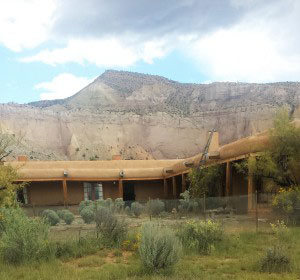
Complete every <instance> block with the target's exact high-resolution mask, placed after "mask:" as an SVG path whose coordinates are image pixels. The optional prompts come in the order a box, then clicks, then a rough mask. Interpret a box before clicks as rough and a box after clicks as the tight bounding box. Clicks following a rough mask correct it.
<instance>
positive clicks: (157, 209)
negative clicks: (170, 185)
mask: <svg viewBox="0 0 300 280" xmlns="http://www.w3.org/2000/svg"><path fill="white" fill-rule="evenodd" d="M147 210H148V213H149V215H151V216H158V215H159V214H160V213H161V212H163V211H164V210H165V204H164V202H163V201H161V200H159V199H154V200H149V201H148V202H147Z"/></svg>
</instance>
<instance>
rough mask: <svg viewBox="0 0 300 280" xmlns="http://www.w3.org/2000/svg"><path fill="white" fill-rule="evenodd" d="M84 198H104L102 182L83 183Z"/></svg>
mask: <svg viewBox="0 0 300 280" xmlns="http://www.w3.org/2000/svg"><path fill="white" fill-rule="evenodd" d="M83 190H84V200H96V199H103V187H102V183H83Z"/></svg>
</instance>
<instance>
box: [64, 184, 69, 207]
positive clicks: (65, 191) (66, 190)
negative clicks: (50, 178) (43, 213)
mask: <svg viewBox="0 0 300 280" xmlns="http://www.w3.org/2000/svg"><path fill="white" fill-rule="evenodd" d="M63 193H64V206H65V207H66V206H67V205H68V186H67V180H66V179H64V180H63Z"/></svg>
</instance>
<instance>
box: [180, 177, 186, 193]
mask: <svg viewBox="0 0 300 280" xmlns="http://www.w3.org/2000/svg"><path fill="white" fill-rule="evenodd" d="M181 178H182V180H181V181H182V192H185V191H186V175H185V174H182V175H181Z"/></svg>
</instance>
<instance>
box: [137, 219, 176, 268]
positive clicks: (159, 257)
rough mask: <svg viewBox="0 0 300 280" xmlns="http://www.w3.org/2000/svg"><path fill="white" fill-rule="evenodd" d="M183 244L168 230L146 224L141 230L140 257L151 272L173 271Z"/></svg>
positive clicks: (156, 225)
mask: <svg viewBox="0 0 300 280" xmlns="http://www.w3.org/2000/svg"><path fill="white" fill-rule="evenodd" d="M180 254H181V244H180V242H179V241H178V239H177V238H176V236H175V235H174V234H173V233H172V231H171V230H170V229H168V228H163V227H161V226H159V225H158V224H155V223H146V224H144V225H143V226H142V229H141V241H140V247H139V255H140V257H141V260H142V263H143V265H144V266H145V268H146V269H147V270H149V271H151V272H154V271H159V270H165V269H171V268H172V267H173V266H174V265H175V264H176V263H177V262H178V260H179V257H180Z"/></svg>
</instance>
